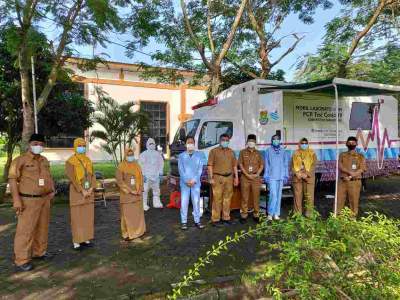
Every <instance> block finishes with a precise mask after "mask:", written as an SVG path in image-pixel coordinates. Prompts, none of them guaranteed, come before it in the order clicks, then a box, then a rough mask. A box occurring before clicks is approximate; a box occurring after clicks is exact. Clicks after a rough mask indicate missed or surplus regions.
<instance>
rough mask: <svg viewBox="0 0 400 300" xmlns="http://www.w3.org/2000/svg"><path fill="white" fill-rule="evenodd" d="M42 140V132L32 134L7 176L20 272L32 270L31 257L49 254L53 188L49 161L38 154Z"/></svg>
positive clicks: (15, 247) (42, 144)
mask: <svg viewBox="0 0 400 300" xmlns="http://www.w3.org/2000/svg"><path fill="white" fill-rule="evenodd" d="M44 142H45V141H44V136H43V135H41V134H33V135H32V136H31V138H30V141H29V150H28V151H27V152H26V153H25V154H22V155H21V156H19V157H17V158H16V159H14V160H13V162H12V163H11V166H10V172H9V175H8V179H9V184H10V189H11V195H12V198H13V206H14V209H15V211H16V214H17V216H18V223H17V230H16V233H15V240H14V253H15V264H16V266H17V269H18V270H19V271H30V270H32V269H33V266H32V264H31V263H30V262H31V260H32V258H38V259H44V258H46V257H48V256H47V252H46V251H47V241H48V231H49V221H50V201H51V199H53V197H54V191H55V189H54V182H53V179H52V177H51V174H50V165H49V162H48V160H47V159H46V158H45V157H43V156H41V155H40V153H42V151H43V146H44Z"/></svg>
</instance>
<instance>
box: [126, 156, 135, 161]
mask: <svg viewBox="0 0 400 300" xmlns="http://www.w3.org/2000/svg"><path fill="white" fill-rule="evenodd" d="M126 161H127V162H133V161H135V157H134V156H133V155H129V156H127V157H126Z"/></svg>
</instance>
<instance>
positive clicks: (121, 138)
mask: <svg viewBox="0 0 400 300" xmlns="http://www.w3.org/2000/svg"><path fill="white" fill-rule="evenodd" d="M97 93H98V95H99V101H98V104H97V107H96V113H95V116H94V121H95V123H97V124H98V125H100V126H101V127H102V129H99V130H93V131H92V132H91V134H90V139H91V140H94V139H100V140H102V141H103V144H102V148H103V149H104V151H106V152H107V153H108V154H110V155H111V156H112V157H113V159H114V163H115V164H118V162H120V161H122V160H123V158H124V149H125V148H126V147H128V146H130V147H131V146H133V145H134V144H135V143H136V144H137V142H138V141H137V140H136V139H137V137H138V136H139V135H140V134H141V133H143V132H145V130H146V129H147V124H148V116H147V114H145V113H143V112H140V111H133V107H134V105H135V103H133V102H127V103H124V104H118V102H116V101H115V100H114V99H112V98H111V97H109V96H108V95H107V94H106V93H105V92H103V91H102V90H101V89H97Z"/></svg>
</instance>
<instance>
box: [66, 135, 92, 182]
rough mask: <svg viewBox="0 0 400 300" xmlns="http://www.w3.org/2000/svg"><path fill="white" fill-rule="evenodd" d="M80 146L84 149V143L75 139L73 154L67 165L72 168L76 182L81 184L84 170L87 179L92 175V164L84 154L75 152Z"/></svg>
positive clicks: (79, 139) (82, 140)
mask: <svg viewBox="0 0 400 300" xmlns="http://www.w3.org/2000/svg"><path fill="white" fill-rule="evenodd" d="M80 146H85V147H86V141H85V140H84V139H82V138H77V139H75V140H74V151H75V154H74V155H72V156H71V157H70V158H69V159H68V161H67V162H68V163H70V164H71V165H73V166H74V170H75V177H76V180H77V181H78V182H82V180H83V179H84V178H85V170H86V173H87V175H88V177H91V176H92V174H93V164H92V161H91V160H90V158H89V157H87V156H86V154H79V153H78V152H77V148H78V147H80Z"/></svg>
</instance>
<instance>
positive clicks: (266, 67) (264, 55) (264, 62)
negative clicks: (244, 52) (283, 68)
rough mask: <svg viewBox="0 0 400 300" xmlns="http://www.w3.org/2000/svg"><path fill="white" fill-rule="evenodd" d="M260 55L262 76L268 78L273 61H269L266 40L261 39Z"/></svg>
mask: <svg viewBox="0 0 400 300" xmlns="http://www.w3.org/2000/svg"><path fill="white" fill-rule="evenodd" d="M259 56H260V64H261V74H260V78H262V79H266V78H267V76H268V75H269V73H270V72H271V63H270V62H269V59H268V52H267V43H266V41H260V49H259Z"/></svg>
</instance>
